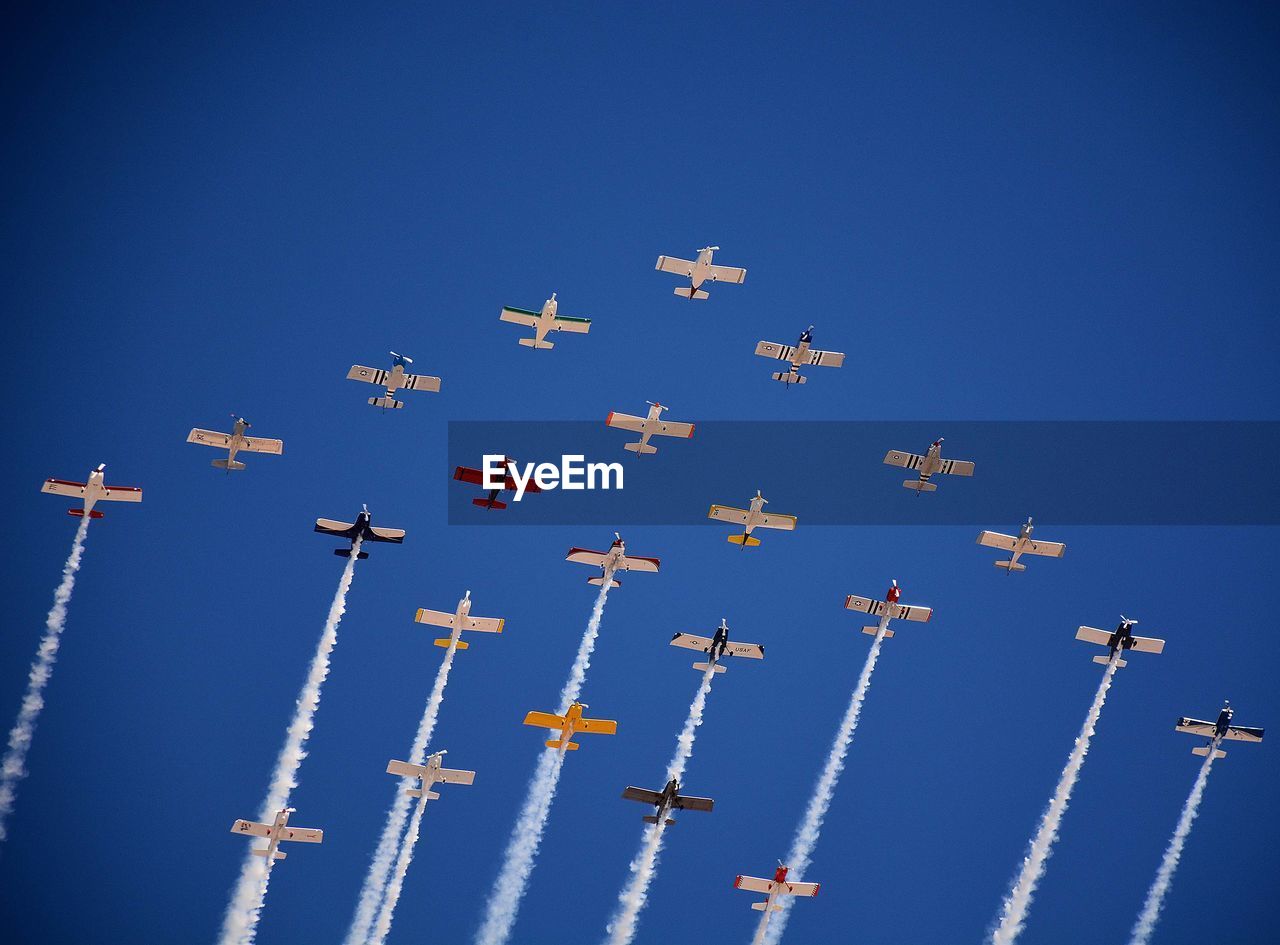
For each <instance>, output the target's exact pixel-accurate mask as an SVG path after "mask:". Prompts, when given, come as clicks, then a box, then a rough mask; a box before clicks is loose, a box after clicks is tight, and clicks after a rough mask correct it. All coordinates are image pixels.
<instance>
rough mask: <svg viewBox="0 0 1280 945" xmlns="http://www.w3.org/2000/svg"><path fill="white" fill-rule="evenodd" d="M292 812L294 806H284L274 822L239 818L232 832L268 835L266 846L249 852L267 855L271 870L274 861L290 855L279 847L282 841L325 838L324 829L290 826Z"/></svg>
mask: <svg viewBox="0 0 1280 945" xmlns="http://www.w3.org/2000/svg"><path fill="white" fill-rule="evenodd" d="M292 813H293V808H292V807H285V808H283V809H282V810H281V811H280V813H278V814H276V820H275V823H273V824H260V823H257V822H255V821H252V820H237V821H236V822H235V823H234V824H232V825H231V832H232V833H238V834H241V835H243V836H247V837H266V838H267V845H266V846H265V847H254V848H253V849H252V850H250V851H249V852H250V853H252V854H253V855H254V856H263V857H266V858H267V869H268V870H269V869H271V864H272V863H274V862H275V861H276V860H283V859H284V858H285V857H286V856H288V855H289V854H287V853H285V852H284V851H283V850H280V849H277V848H278V847H279V846H280V843H281V841H283V840H290V841H294V842H297V843H320V842H321V841H323V840H324V831H323V830H314V829H312V828H310V827H290V826H289V815H290V814H292Z"/></svg>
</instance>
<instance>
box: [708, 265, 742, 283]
mask: <svg viewBox="0 0 1280 945" xmlns="http://www.w3.org/2000/svg"><path fill="white" fill-rule="evenodd" d="M707 268H708V269H710V270H711V278H712V279H714V280H715V281H716V282H733V283H736V284H738V285H741V284H742V282H743V280H745V279H746V278H747V270H745V269H738V268H736V267H734V266H708V267H707Z"/></svg>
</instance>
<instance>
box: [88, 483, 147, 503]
mask: <svg viewBox="0 0 1280 945" xmlns="http://www.w3.org/2000/svg"><path fill="white" fill-rule="evenodd" d="M104 499H105V500H106V501H107V502H141V501H142V490H141V489H139V488H138V487H137V486H107V487H106V491H105V492H103V493H102V495H100V496H98V501H99V502H101V501H103V500H104Z"/></svg>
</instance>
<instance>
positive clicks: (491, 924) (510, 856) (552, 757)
mask: <svg viewBox="0 0 1280 945" xmlns="http://www.w3.org/2000/svg"><path fill="white" fill-rule="evenodd" d="M612 583H613V571H612V570H608V571H605V573H604V582H603V583H602V584H601V585H600V593H599V594H598V595H596V602H595V605H594V606H593V607H592V608H591V617H590V619H588V620H587V629H586V631H585V632H584V633H583V634H582V641H581V642H580V643H579V644H578V653H577V656H575V657H574V660H573V666H572V667H571V668H570V670H569V678H568V679H566V680H565V684H564V688H563V689H562V690H561V691H560V710H559V712H558V713H557V714H559V715H564V714H565V713H566V712H568V711H569V706H570V705H572V704H573V702H574V700H576V699H577V698H578V696H579V695H581V693H582V684H583V683H584V682H585V681H586V678H587V668H588V667H589V666H590V665H591V653H592V651H594V650H595V647H596V637H598V636H599V634H600V621H601V620H602V619H603V617H604V604H605V601H606V600H607V599H608V597H609V585H610V584H612ZM563 767H564V750H563V749H547V750H545V751H544V752H543V753H542V755H541V756H540V757H539V758H538V766H537V768H535V769H534V773H533V777H532V778H531V779H530V780H529V789H528V791H527V792H526V794H525V799H524V806H523V807H522V808H521V809H520V816H519V817H518V818H516V825H515V827H514V828H513V829H512V831H511V839H510V840H509V841H507V850H506V853H505V854H504V855H503V861H502V869H501V870H500V871H499V872H498V878H497V880H496V881H495V882H494V884H493V891H492V892H491V893H490V894H489V901H488V903H486V905H485V917H484V921H483V922H482V923H481V925H480V931H479V932H477V933H476V945H504V943H505V942H506V941H507V939H508V938H510V937H511V927H512V926H513V925H515V921H516V913H517V912H519V911H520V900H521V899H522V898H524V891H525V887H526V886H527V885H528V883H529V876H530V874H531V873H532V872H533V861H534V859H535V858H536V857H537V855H538V846H539V845H540V844H541V843H542V832H543V830H544V829H545V828H546V826H547V817H548V816H549V815H550V813H551V803H552V801H554V800H555V796H556V787H557V785H558V784H559V783H560V771H561V769H562V768H563Z"/></svg>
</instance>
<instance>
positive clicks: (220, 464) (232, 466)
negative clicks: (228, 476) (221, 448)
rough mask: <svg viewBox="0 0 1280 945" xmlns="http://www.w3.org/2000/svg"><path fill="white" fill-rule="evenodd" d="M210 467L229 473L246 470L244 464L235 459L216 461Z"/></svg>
mask: <svg viewBox="0 0 1280 945" xmlns="http://www.w3.org/2000/svg"><path fill="white" fill-rule="evenodd" d="M209 465H210V466H212V467H213V468H214V469H225V470H228V471H231V470H240V469H244V463H242V462H239V461H237V460H234V459H232V460H227V459H215V460H214V461H213V462H211V463H210V464H209Z"/></svg>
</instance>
